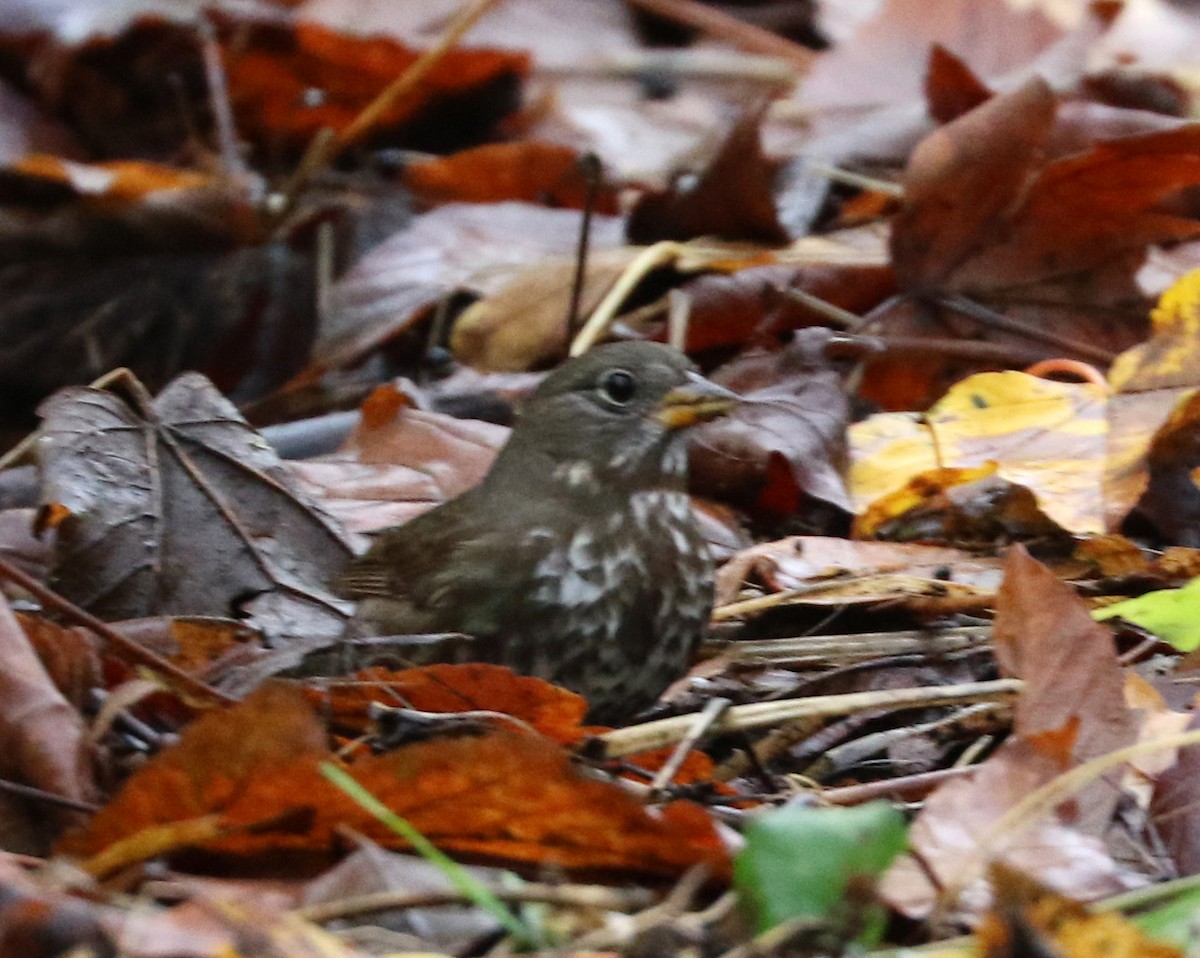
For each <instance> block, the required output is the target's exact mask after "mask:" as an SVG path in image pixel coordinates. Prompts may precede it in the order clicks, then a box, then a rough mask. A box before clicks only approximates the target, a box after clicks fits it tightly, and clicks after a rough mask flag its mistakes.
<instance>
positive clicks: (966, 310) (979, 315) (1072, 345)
mask: <svg viewBox="0 0 1200 958" xmlns="http://www.w3.org/2000/svg"><path fill="white" fill-rule="evenodd" d="M937 302H938V303H940V304H941V305H942V306H945V307H946V308H947V309H952V310H954V311H955V312H958V313H962V314H963V315H964V316H969V317H970V318H971V319H976V320H978V321H979V322H981V323H983V324H985V325H987V326H991V327H992V328H993V329H1000V330H1003V331H1004V332H1007V333H1016V334H1018V335H1021V336H1026V337H1028V338H1029V339H1032V340H1035V341H1037V342H1042V343H1049V344H1050V345H1052V346H1058V347H1060V348H1062V349H1067V350H1070V351H1071V352H1073V353H1075V354H1076V355H1077V356H1083V357H1085V358H1087V359H1093V360H1095V361H1096V362H1100V363H1104V365H1105V366H1108V365H1110V364H1111V363H1112V361H1113V360H1114V359H1116V354H1115V353H1114V352H1113V351H1112V350H1110V349H1104V348H1103V347H1100V346H1093V345H1092V344H1091V343H1085V342H1081V341H1080V340H1078V339H1072V338H1071V337H1070V336H1061V335H1059V334H1058V333H1056V332H1053V331H1052V330H1049V329H1044V328H1042V327H1041V326H1038V325H1036V324H1034V323H1029V322H1026V321H1025V320H1023V319H1017V318H1015V317H1013V316H1006V315H1004V314H1003V313H998V312H996V311H995V310H994V309H988V308H987V307H986V306H984V305H983V304H982V303H977V302H975V301H974V300H971V299H967V298H966V297H965V296H942V297H939V298H938V299H937Z"/></svg>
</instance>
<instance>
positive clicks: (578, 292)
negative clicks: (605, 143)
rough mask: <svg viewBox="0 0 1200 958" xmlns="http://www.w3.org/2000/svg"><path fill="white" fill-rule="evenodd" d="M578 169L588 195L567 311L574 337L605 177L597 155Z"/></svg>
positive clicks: (583, 158) (587, 155) (585, 157)
mask: <svg viewBox="0 0 1200 958" xmlns="http://www.w3.org/2000/svg"><path fill="white" fill-rule="evenodd" d="M578 167H579V171H580V172H581V173H582V174H583V177H584V181H585V182H586V183H587V193H586V194H585V195H584V198H583V221H582V222H581V223H580V224H579V246H578V247H577V248H576V250H575V275H574V276H573V277H571V305H570V306H569V307H568V309H567V335H568V336H574V335H575V332H576V331H577V330H578V329H579V302H580V300H581V299H583V285H584V283H585V282H586V281H587V258H588V250H589V249H590V248H591V242H592V214H593V213H595V212H596V197H597V196H598V195H599V193H600V178H601V177H602V176H603V175H604V167H602V166H601V165H600V157H598V156H597V155H596V154H595V153H585V154H583V156H581V157H580V158H579V162H578Z"/></svg>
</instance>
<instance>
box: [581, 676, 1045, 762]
mask: <svg viewBox="0 0 1200 958" xmlns="http://www.w3.org/2000/svg"><path fill="white" fill-rule="evenodd" d="M1024 687H1025V683H1024V682H1022V681H1020V680H1019V679H996V680H995V681H991V682H966V683H964V684H962V685H938V686H928V687H918V688H915V689H887V690H883V691H878V692H849V693H847V694H845V695H814V696H810V697H809V698H804V699H785V700H783V701H780V702H754V703H751V704H750V705H735V706H733V707H732V708H730V709H728V710H727V711H726V712H725V714H724V715H722V716H721V717H720V718H719V719H718V720H717V721H716V722H714V723H713V730H714V731H715V732H731V731H737V730H740V729H752V728H764V727H766V726H770V725H778V724H779V723H781V722H788V721H791V720H793V719H799V718H809V717H812V716H832V715H848V714H850V713H851V712H859V711H862V710H863V709H880V708H886V709H907V708H918V707H920V708H925V707H929V706H934V705H957V704H961V703H963V702H995V701H1004V700H1006V699H1009V698H1012V697H1013V696H1015V695H1017V693H1019V692H1020V691H1021V690H1022V689H1023V688H1024ZM694 721H695V716H694V715H677V716H673V717H672V718H665V719H658V720H657V721H654V722H645V723H643V724H641V725H634V726H631V727H629V728H622V729H615V730H613V731H611V732H606V733H605V734H603V735H601V736H599V737H598V741H599V742H600V743H601V744H602V745H603V746H604V757H605V758H609V759H612V758H620V757H622V756H624V755H635V754H637V753H638V752H650V751H653V750H654V749H657V748H665V747H667V746H670V745H673V744H675V743H676V742H678V741H679V740H680V739H681V738H682V737H683V736H685V735H687V733H688V730H689V729H690V728H691V726H692V723H693V722H694Z"/></svg>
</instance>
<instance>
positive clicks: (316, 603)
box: [38, 373, 350, 634]
mask: <svg viewBox="0 0 1200 958" xmlns="http://www.w3.org/2000/svg"><path fill="white" fill-rule="evenodd" d="M39 412H40V414H41V416H42V418H43V425H42V430H41V433H40V435H39V440H38V455H39V458H40V461H41V466H42V470H43V497H44V500H45V501H46V502H54V503H59V504H61V505H62V506H65V507H66V509H67V510H68V512H69V516H68V517H67V518H65V519H63V520H62V521H61V522H60V523H59V526H58V534H57V538H56V540H55V567H54V581H55V584H56V587H57V588H58V589H59V590H61V591H62V592H63V594H64V595H67V596H68V597H70V598H71V599H72V600H73V601H75V602H76V603H78V604H79V605H81V606H83V607H85V608H87V609H89V610H91V611H92V612H94V613H96V614H97V615H100V616H101V617H106V618H110V619H123V618H139V617H143V616H149V615H159V614H166V615H173V614H193V615H195V614H210V615H220V616H230V615H234V614H236V613H238V612H240V611H241V610H242V609H244V608H249V607H250V605H251V604H252V603H248V602H247V601H246V600H247V599H248V598H250V597H253V600H254V602H255V603H259V604H264V603H269V602H272V601H273V602H274V603H276V614H277V615H279V616H282V617H283V619H285V620H289V624H290V626H291V628H292V629H294V630H295V631H296V632H297V633H299V634H305V633H307V632H309V631H311V630H314V629H315V630H317V631H321V630H322V629H330V628H338V627H339V623H340V621H341V619H342V613H341V612H340V611H339V610H338V607H337V604H336V602H334V601H333V600H332V599H331V598H330V597H329V596H328V594H327V593H326V592H325V584H326V583H328V582H329V581H331V580H332V579H333V577H334V576H335V575H336V574H337V573H338V572H339V571H340V570H341V568H342V566H343V565H344V563H345V562H346V561H347V560H348V559H349V556H350V549H349V547H348V546H347V545H346V543H345V540H344V539H343V534H342V533H341V532H340V531H339V530H338V529H337V528H336V527H335V525H334V524H333V523H332V521H331V520H329V519H327V518H326V517H324V516H322V515H320V514H319V513H318V512H317V511H316V510H315V509H314V508H313V507H312V506H311V505H310V504H309V503H307V502H305V501H304V500H303V499H302V498H301V497H299V496H298V495H297V493H296V492H295V491H293V484H292V481H291V479H290V476H289V474H288V472H287V470H286V468H285V467H284V466H283V465H282V464H281V463H280V461H279V459H278V458H277V457H276V455H275V453H274V452H273V451H272V450H271V448H270V446H268V445H267V443H266V442H265V441H264V440H263V439H262V438H261V437H260V436H259V435H258V434H257V433H256V432H254V430H253V429H251V428H250V427H249V426H248V425H247V424H246V422H245V420H243V419H242V418H241V416H240V415H239V414H238V412H237V410H236V409H235V408H234V406H233V405H232V404H231V403H230V402H229V401H228V400H226V399H225V398H224V397H223V396H221V395H220V393H218V392H217V391H216V390H215V389H214V388H213V387H212V384H211V383H209V382H208V380H207V379H205V378H204V377H203V376H200V375H198V374H195V373H191V374H187V375H185V376H181V377H180V378H178V379H176V380H175V381H174V382H173V383H172V384H171V385H170V386H168V387H167V388H166V389H165V390H163V392H162V393H160V394H159V395H158V396H157V397H156V398H155V399H153V400H150V398H149V396H148V395H147V394H146V393H145V390H144V388H143V387H141V386H140V384H133V385H132V386H131V401H129V402H127V401H126V400H124V399H122V398H121V397H120V396H118V395H117V394H116V393H114V392H110V391H106V390H103V389H96V388H93V387H73V388H70V389H65V390H61V391H60V392H58V393H56V394H55V395H54V396H52V397H51V398H49V399H48V400H46V401H45V402H44V403H43V404H42V405H41V407H40V409H39ZM318 622H321V623H322V625H320V626H318V625H317V623H318Z"/></svg>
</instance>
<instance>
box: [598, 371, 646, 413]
mask: <svg viewBox="0 0 1200 958" xmlns="http://www.w3.org/2000/svg"><path fill="white" fill-rule="evenodd" d="M600 392H601V394H602V395H603V396H604V398H605V399H607V400H608V401H609V402H611V403H616V404H617V405H618V406H624V405H625V404H626V403H628V402H629V401H630V400H631V399H633V397H634V394H635V393H637V380H636V379H634V378H633V374H632V373H627V372H626V371H625V370H624V369H613V370H611V371H609V372H607V373H605V374H604V377H603V378H602V379H601V380H600Z"/></svg>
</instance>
